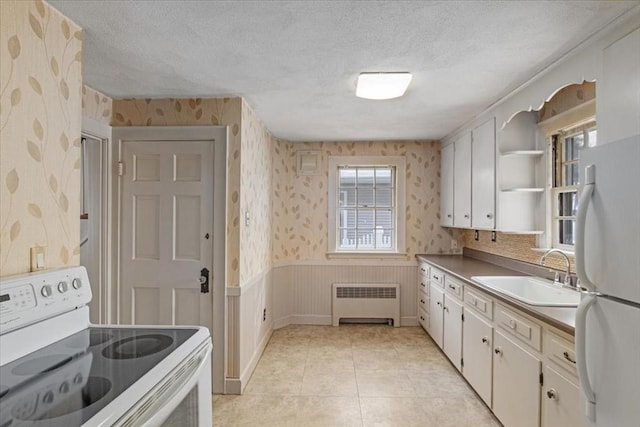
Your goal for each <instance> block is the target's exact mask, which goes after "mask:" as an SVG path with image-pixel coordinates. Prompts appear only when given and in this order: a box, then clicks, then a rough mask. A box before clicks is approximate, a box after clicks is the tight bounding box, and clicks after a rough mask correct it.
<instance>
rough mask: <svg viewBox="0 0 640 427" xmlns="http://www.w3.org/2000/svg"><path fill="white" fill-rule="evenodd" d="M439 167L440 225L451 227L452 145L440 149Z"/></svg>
mask: <svg viewBox="0 0 640 427" xmlns="http://www.w3.org/2000/svg"><path fill="white" fill-rule="evenodd" d="M441 161H442V164H441V167H440V224H441V225H443V226H445V227H451V226H452V225H453V144H449V145H446V146H444V147H442V159H441Z"/></svg>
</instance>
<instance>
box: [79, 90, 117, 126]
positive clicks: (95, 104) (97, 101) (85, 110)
mask: <svg viewBox="0 0 640 427" xmlns="http://www.w3.org/2000/svg"><path fill="white" fill-rule="evenodd" d="M112 104H113V100H112V99H111V98H109V97H108V96H106V95H105V94H103V93H100V92H98V91H97V90H95V89H91V88H90V87H89V86H86V85H85V86H82V117H88V118H90V119H93V120H95V121H97V122H99V123H102V124H103V125H107V126H109V125H110V124H111V111H112V110H113V105H112Z"/></svg>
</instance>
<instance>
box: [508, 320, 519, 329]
mask: <svg viewBox="0 0 640 427" xmlns="http://www.w3.org/2000/svg"><path fill="white" fill-rule="evenodd" d="M516 326H517V325H516V321H515V320H513V319H511V320H509V327H510V328H511V329H515V328H516Z"/></svg>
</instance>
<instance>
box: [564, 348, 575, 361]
mask: <svg viewBox="0 0 640 427" xmlns="http://www.w3.org/2000/svg"><path fill="white" fill-rule="evenodd" d="M562 355H563V356H564V358H565V360H567V361H569V362H571V363H573V364H575V363H576V361H575V359H572V358H571V356H570V355H569V352H568V351H565V352H564V353H562Z"/></svg>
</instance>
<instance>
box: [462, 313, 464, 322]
mask: <svg viewBox="0 0 640 427" xmlns="http://www.w3.org/2000/svg"><path fill="white" fill-rule="evenodd" d="M462 321H463V322H464V313H462Z"/></svg>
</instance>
